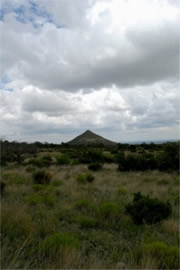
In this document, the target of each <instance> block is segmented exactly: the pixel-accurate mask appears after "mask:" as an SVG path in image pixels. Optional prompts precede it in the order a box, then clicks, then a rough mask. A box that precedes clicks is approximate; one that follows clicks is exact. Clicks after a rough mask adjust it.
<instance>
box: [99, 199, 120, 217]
mask: <svg viewBox="0 0 180 270" xmlns="http://www.w3.org/2000/svg"><path fill="white" fill-rule="evenodd" d="M120 213H121V209H120V207H119V205H118V204H117V203H114V202H105V203H102V204H101V205H100V206H99V208H98V209H97V215H98V217H99V218H100V219H101V220H102V221H105V220H114V219H117V218H118V217H119V214H120Z"/></svg>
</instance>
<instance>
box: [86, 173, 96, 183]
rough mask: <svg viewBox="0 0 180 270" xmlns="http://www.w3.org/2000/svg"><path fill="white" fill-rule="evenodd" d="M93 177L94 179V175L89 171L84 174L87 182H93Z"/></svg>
mask: <svg viewBox="0 0 180 270" xmlns="http://www.w3.org/2000/svg"><path fill="white" fill-rule="evenodd" d="M94 179H95V176H94V175H92V174H90V173H88V174H87V175H86V180H87V181H88V182H89V183H91V182H93V181H94Z"/></svg>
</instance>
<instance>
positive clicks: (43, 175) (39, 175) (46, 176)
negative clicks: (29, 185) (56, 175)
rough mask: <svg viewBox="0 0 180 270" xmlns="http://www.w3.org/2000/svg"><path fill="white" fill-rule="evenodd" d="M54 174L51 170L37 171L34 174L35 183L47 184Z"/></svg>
mask: <svg viewBox="0 0 180 270" xmlns="http://www.w3.org/2000/svg"><path fill="white" fill-rule="evenodd" d="M51 178H52V175H51V174H50V173H49V172H45V171H37V172H35V173H34V174H33V180H34V183H35V184H44V185H47V184H49V183H50V181H51Z"/></svg>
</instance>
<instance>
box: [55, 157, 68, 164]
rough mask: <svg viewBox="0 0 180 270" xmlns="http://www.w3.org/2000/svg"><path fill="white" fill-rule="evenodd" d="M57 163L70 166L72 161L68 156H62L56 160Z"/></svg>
mask: <svg viewBox="0 0 180 270" xmlns="http://www.w3.org/2000/svg"><path fill="white" fill-rule="evenodd" d="M56 163H57V164H58V165H68V164H70V159H69V157H68V156H67V155H62V156H60V157H57V158H56Z"/></svg>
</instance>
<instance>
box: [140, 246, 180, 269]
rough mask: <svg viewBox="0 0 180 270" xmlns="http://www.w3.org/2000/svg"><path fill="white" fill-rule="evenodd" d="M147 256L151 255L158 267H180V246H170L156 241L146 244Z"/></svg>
mask: <svg viewBox="0 0 180 270" xmlns="http://www.w3.org/2000/svg"><path fill="white" fill-rule="evenodd" d="M144 248H145V252H146V253H147V256H148V257H149V256H151V257H152V258H153V259H154V260H155V261H156V264H157V267H158V269H179V248H178V247H176V246H169V245H167V244H166V243H164V242H154V243H150V244H146V245H145V247H144Z"/></svg>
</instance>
